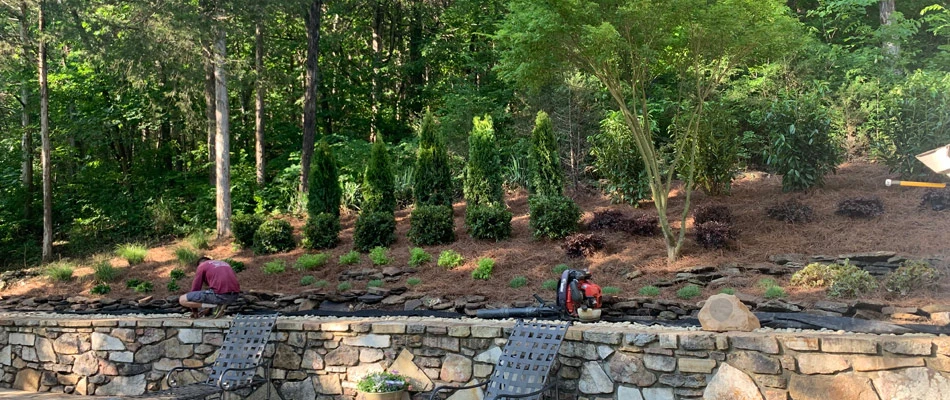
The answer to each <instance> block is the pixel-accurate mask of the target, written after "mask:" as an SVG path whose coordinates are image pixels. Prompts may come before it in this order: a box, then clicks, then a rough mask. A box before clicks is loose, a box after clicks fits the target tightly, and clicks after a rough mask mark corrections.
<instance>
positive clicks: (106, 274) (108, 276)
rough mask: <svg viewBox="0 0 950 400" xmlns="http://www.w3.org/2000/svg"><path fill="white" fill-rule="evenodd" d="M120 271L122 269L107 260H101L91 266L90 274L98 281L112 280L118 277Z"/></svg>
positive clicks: (107, 281)
mask: <svg viewBox="0 0 950 400" xmlns="http://www.w3.org/2000/svg"><path fill="white" fill-rule="evenodd" d="M121 273H122V271H121V270H119V269H118V268H116V267H113V266H112V263H111V262H109V260H101V261H99V262H97V263H96V265H94V266H93V267H92V276H93V277H94V278H95V281H96V282H98V283H109V282H113V281H115V280H116V279H118V278H119V275H120V274H121Z"/></svg>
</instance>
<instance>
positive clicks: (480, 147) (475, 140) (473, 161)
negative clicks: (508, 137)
mask: <svg viewBox="0 0 950 400" xmlns="http://www.w3.org/2000/svg"><path fill="white" fill-rule="evenodd" d="M473 125H474V127H473V128H472V134H471V136H470V137H469V139H468V145H469V153H468V156H469V159H468V166H467V168H466V171H465V185H464V186H465V187H464V189H465V201H466V202H467V203H468V206H469V207H471V206H474V205H493V206H498V205H503V204H504V203H503V193H502V187H501V185H502V177H501V165H500V164H501V161H500V160H499V157H498V151H497V148H496V143H495V129H494V128H493V127H492V121H491V117H490V116H488V115H486V116H485V118H479V117H475V119H474V120H473Z"/></svg>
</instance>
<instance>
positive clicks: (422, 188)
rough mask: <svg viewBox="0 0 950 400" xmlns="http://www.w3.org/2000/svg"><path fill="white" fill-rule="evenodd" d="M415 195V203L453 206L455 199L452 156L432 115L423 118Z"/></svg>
mask: <svg viewBox="0 0 950 400" xmlns="http://www.w3.org/2000/svg"><path fill="white" fill-rule="evenodd" d="M412 193H413V196H414V197H415V198H416V204H420V205H443V206H452V200H453V197H454V196H453V190H452V171H451V169H450V167H449V154H448V152H447V151H446V150H445V143H444V142H443V140H442V138H441V137H440V136H439V134H438V130H437V128H436V125H435V120H434V118H433V117H432V113H431V112H427V113H426V115H425V117H424V118H423V119H422V129H421V131H420V132H419V152H418V154H417V156H416V169H415V181H414V182H413V188H412Z"/></svg>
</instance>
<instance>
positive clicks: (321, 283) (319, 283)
mask: <svg viewBox="0 0 950 400" xmlns="http://www.w3.org/2000/svg"><path fill="white" fill-rule="evenodd" d="M328 285H330V282H327V281H326V280H325V279H321V280H319V281H317V282H316V283H314V284H313V286H314V287H318V288H325V287H327V286H328Z"/></svg>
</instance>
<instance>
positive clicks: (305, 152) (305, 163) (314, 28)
mask: <svg viewBox="0 0 950 400" xmlns="http://www.w3.org/2000/svg"><path fill="white" fill-rule="evenodd" d="M322 18H323V0H314V1H313V2H312V3H310V7H309V9H308V10H307V65H306V67H307V75H306V78H305V80H306V86H307V89H306V91H305V92H304V100H303V144H302V149H301V152H300V196H301V198H304V197H305V196H306V195H307V192H308V191H309V190H310V162H311V161H312V160H311V159H312V158H313V143H314V140H315V138H316V130H317V101H318V100H319V98H320V65H319V62H318V61H319V59H320V22H321V19H322Z"/></svg>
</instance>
